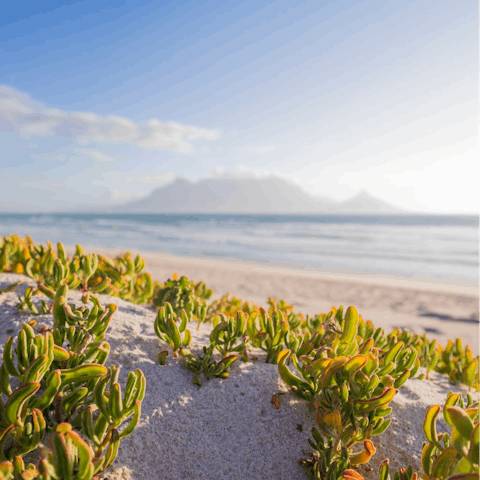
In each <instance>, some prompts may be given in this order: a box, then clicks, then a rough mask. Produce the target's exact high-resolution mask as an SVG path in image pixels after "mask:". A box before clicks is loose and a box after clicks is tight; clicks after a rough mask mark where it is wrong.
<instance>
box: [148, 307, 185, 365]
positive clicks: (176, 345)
mask: <svg viewBox="0 0 480 480" xmlns="http://www.w3.org/2000/svg"><path fill="white" fill-rule="evenodd" d="M192 319H193V317H192V315H191V314H190V315H189V314H187V312H186V311H185V310H182V311H181V313H180V316H177V314H176V313H175V312H174V311H173V307H172V306H171V305H170V303H168V302H166V303H165V305H164V306H163V307H160V309H159V310H158V314H157V316H156V318H155V322H154V325H153V326H154V330H155V333H156V335H157V337H158V338H159V339H160V340H162V341H163V342H166V343H168V344H169V345H170V347H171V348H172V350H173V354H174V355H175V357H176V356H178V354H177V352H180V354H182V353H183V349H184V347H188V346H189V345H190V342H191V340H192V334H191V332H190V330H188V329H187V324H188V322H189V321H192ZM179 321H180V324H179V325H177V323H178V322H179ZM182 334H183V336H182Z"/></svg>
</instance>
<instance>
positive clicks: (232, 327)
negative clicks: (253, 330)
mask: <svg viewBox="0 0 480 480" xmlns="http://www.w3.org/2000/svg"><path fill="white" fill-rule="evenodd" d="M246 331H247V322H246V319H245V314H244V313H243V312H240V311H239V312H237V318H228V317H227V316H225V315H223V314H220V315H218V316H217V317H216V319H215V322H214V324H213V329H212V332H211V333H210V344H211V345H213V347H214V348H215V349H216V350H217V351H218V352H219V353H220V355H222V356H226V355H227V354H228V353H232V352H245V350H246V348H247V344H246V341H247V338H246ZM239 339H240V344H238V345H236V343H237V341H238V340H239Z"/></svg>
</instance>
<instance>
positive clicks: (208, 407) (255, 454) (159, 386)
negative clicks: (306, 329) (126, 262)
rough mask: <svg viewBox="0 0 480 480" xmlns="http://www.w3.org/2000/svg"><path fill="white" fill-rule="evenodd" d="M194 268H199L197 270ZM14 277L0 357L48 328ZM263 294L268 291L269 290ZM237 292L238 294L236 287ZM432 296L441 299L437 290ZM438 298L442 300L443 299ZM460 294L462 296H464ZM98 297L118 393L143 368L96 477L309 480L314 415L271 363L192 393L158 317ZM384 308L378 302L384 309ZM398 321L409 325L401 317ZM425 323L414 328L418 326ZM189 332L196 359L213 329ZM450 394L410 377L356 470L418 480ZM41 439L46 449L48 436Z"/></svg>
mask: <svg viewBox="0 0 480 480" xmlns="http://www.w3.org/2000/svg"><path fill="white" fill-rule="evenodd" d="M150 260H152V263H154V257H152V258H150V257H149V258H148V259H147V266H148V267H149V270H150V271H151V272H154V271H155V272H158V273H159V274H160V273H161V272H162V270H161V269H159V270H154V268H152V265H148V263H149V261H150ZM157 260H159V262H160V263H162V264H163V267H162V268H166V269H167V270H170V267H171V266H172V265H175V266H176V270H177V271H179V273H184V274H188V273H190V274H191V277H192V278H195V275H194V273H195V272H197V273H199V274H200V273H203V275H202V276H201V278H204V279H205V281H207V282H209V281H211V280H215V278H214V276H213V274H212V272H214V273H215V275H216V276H217V277H216V278H217V281H219V282H220V286H221V285H222V283H221V275H222V272H223V275H225V279H229V282H231V283H230V284H229V285H231V286H233V287H234V286H235V285H238V287H239V291H240V293H241V292H246V293H248V292H250V291H251V289H253V288H255V286H256V287H257V288H258V289H259V290H258V292H257V293H258V296H259V297H261V293H262V290H261V288H262V285H263V288H265V287H266V286H267V284H269V288H277V287H276V286H277V284H278V285H284V286H283V288H284V290H282V291H285V292H286V293H288V292H289V288H288V283H287V282H288V278H290V277H289V276H288V275H286V276H285V277H281V276H280V274H275V273H272V272H270V273H268V272H267V273H263V274H260V273H258V276H257V272H255V273H254V272H251V271H250V273H249V270H248V269H246V270H245V268H244V270H242V269H240V270H238V271H235V270H233V269H231V270H229V269H228V268H226V267H224V270H221V269H220V267H218V266H216V265H213V263H211V272H210V273H211V274H212V277H209V276H207V275H206V274H205V272H207V271H208V269H205V268H204V267H203V268H202V265H201V263H202V262H200V263H198V264H196V262H193V266H191V268H192V270H191V271H188V270H187V263H190V262H189V260H188V259H187V260H185V262H186V265H185V270H182V268H180V267H181V265H180V262H179V261H178V260H177V261H176V262H175V259H170V261H171V262H172V264H169V263H168V262H167V259H162V258H160V259H158V258H157ZM195 268H197V269H198V270H196V271H195V270H194V269H195ZM227 272H230V276H231V277H232V278H229V276H228V274H227ZM242 272H243V273H242ZM162 275H163V274H162ZM244 277H247V279H245V278H244ZM159 278H162V276H159ZM198 278H200V277H198ZM19 280H21V281H22V282H23V283H22V285H20V286H18V287H17V290H16V292H15V293H14V292H12V293H6V294H3V295H1V296H0V355H2V354H3V346H4V344H5V342H6V341H7V338H8V337H9V336H10V335H12V336H13V337H14V338H16V337H17V335H18V333H19V331H20V329H21V326H22V324H23V323H24V322H29V321H32V320H35V321H36V322H37V323H36V325H35V331H36V332H39V331H41V330H42V329H43V328H51V327H52V323H53V318H52V315H51V314H45V315H39V316H35V315H32V314H30V313H28V312H20V311H18V310H17V309H16V304H17V303H18V298H17V294H18V295H22V294H23V293H24V292H25V289H26V288H27V286H28V285H32V286H34V285H35V284H36V282H35V281H33V280H32V279H29V278H27V277H25V276H23V275H18V274H0V288H5V287H6V286H7V285H9V284H11V283H13V282H16V281H19ZM250 281H251V282H252V283H251V284H250V283H249V282H250ZM255 282H256V283H255ZM318 282H319V283H318ZM322 282H323V283H322ZM330 282H332V284H331V286H330V288H331V289H333V288H334V286H333V281H331V280H325V279H323V280H321V281H320V280H319V279H317V281H314V280H311V283H313V284H314V286H312V287H311V288H312V291H311V292H310V291H309V294H310V295H311V296H312V299H311V301H312V302H314V300H315V297H314V295H315V290H316V289H317V288H318V287H319V285H320V286H321V285H323V284H325V285H328V284H330ZM338 282H339V283H338V287H337V288H341V285H345V289H344V290H343V291H342V290H340V291H339V292H338V295H339V296H338V297H337V298H342V297H341V295H342V294H345V292H347V291H348V288H350V289H352V288H353V287H349V285H350V283H351V284H352V285H354V284H355V283H354V282H353V281H350V280H349V281H347V280H341V281H340V280H339V281H338ZM349 282H350V283H349ZM210 283H211V282H210ZM293 284H294V285H295V289H294V290H292V292H294V293H297V295H298V292H301V290H300V289H301V286H302V284H305V285H308V284H309V282H308V279H305V278H303V277H301V276H300V277H299V278H295V282H293ZM357 284H358V281H357ZM212 286H213V284H212ZM362 288H363V289H367V290H368V289H369V288H375V289H382V288H383V290H381V292H383V295H388V294H389V292H394V291H395V290H396V289H395V288H393V287H391V286H390V287H385V286H383V287H382V286H376V287H371V286H365V285H363V284H360V285H357V287H356V290H355V289H353V290H351V291H350V292H348V293H349V294H350V295H353V294H354V293H353V292H361V291H362ZM221 291H223V290H221ZM330 291H331V290H330ZM263 292H264V293H267V290H264V291H263ZM320 292H321V290H320ZM409 292H410V293H409ZM415 292H416V290H415V289H408V288H406V287H405V293H403V295H405V296H408V295H410V298H412V299H414V298H415ZM235 293H238V292H237V291H236V290H235ZM433 294H434V293H432V291H431V290H425V291H424V292H423V291H422V293H421V295H425V296H426V297H425V298H430V297H428V295H433ZM322 295H325V294H323V293H321V295H319V297H322ZM365 295H366V294H365ZM435 295H437V297H441V296H442V294H441V293H440V292H439V293H436V294H435ZM445 295H447V294H444V295H443V297H445ZM455 295H457V296H460V294H455ZM455 295H453V294H452V299H450V300H449V301H450V302H452V305H453V304H454V298H455ZM464 296H465V298H470V297H469V296H468V295H466V294H464ZM294 297H295V295H294V296H293V297H288V298H292V299H295V298H294ZM245 298H247V297H245ZM309 298H310V297H309ZM379 298H381V295H380V293H379ZM68 299H69V301H72V302H74V303H75V304H77V305H79V304H80V303H81V293H80V292H78V291H71V292H69V294H68ZM99 299H100V301H101V303H102V304H103V305H106V304H108V303H114V304H116V305H117V306H118V311H117V313H116V314H115V317H114V319H113V320H112V324H111V326H110V328H109V330H108V332H107V340H108V342H109V344H110V346H111V353H110V356H109V358H108V360H107V364H106V366H110V365H115V366H117V367H121V370H120V376H119V383H120V385H121V388H122V389H123V388H125V384H126V379H127V375H128V372H129V371H134V370H135V369H141V371H142V372H143V374H144V375H145V379H146V385H147V386H146V394H145V398H144V399H143V402H142V414H141V418H140V422H139V424H138V425H137V427H136V428H135V430H134V432H133V433H132V434H131V435H130V436H128V437H126V438H124V439H122V441H121V444H120V448H119V451H118V456H117V458H116V460H115V461H114V463H113V464H112V465H111V466H110V467H109V468H108V469H107V470H106V471H105V472H104V473H103V474H102V475H101V477H100V478H101V479H102V480H143V479H145V478H150V479H152V480H166V479H168V480H190V479H196V480H219V479H223V480H264V479H266V478H275V479H277V480H304V479H305V480H306V479H307V475H306V474H305V473H304V472H303V470H302V468H301V467H300V465H299V463H298V461H299V460H300V459H301V458H306V457H307V455H308V452H310V451H311V448H310V446H309V444H308V439H309V438H310V436H311V433H310V432H311V429H312V427H314V426H315V425H316V423H315V411H314V410H313V409H312V408H309V407H308V406H307V402H305V401H303V400H300V399H299V398H297V397H295V396H294V395H293V394H292V393H291V392H289V391H288V388H287V387H286V385H285V383H284V382H283V381H282V380H281V378H280V376H279V373H278V366H277V365H275V364H270V363H266V362H265V354H264V353H263V352H262V351H259V350H256V349H254V350H253V352H252V353H254V354H255V355H257V356H258V359H257V360H256V361H251V362H246V363H244V362H236V363H235V364H234V365H232V367H231V370H230V377H229V378H227V379H217V378H212V379H211V380H208V381H207V380H205V379H203V384H202V386H201V387H199V386H197V385H195V384H193V383H192V377H193V374H192V372H190V371H188V370H187V369H186V368H185V366H184V365H183V361H182V359H181V358H180V357H178V358H174V357H173V356H172V355H171V354H170V355H169V356H168V359H167V365H163V366H161V365H159V363H158V361H157V355H158V353H159V352H160V351H162V350H165V349H169V347H168V346H167V345H166V344H165V343H163V342H161V341H160V340H159V339H158V337H157V336H156V335H155V332H154V329H153V323H154V318H155V315H156V313H155V311H154V310H153V309H151V308H150V307H146V306H141V305H133V304H131V303H128V302H126V301H124V300H122V299H119V298H117V297H110V296H107V295H99ZM472 299H474V295H472ZM328 300H330V298H329V297H326V298H324V299H323V300H322V301H324V302H327V301H328ZM444 301H445V299H444ZM472 301H473V300H472ZM34 302H35V303H36V304H37V306H40V302H41V298H40V296H38V297H35V298H34ZM332 302H333V301H332ZM333 303H335V302H333ZM464 303H466V302H464ZM384 304H385V301H384ZM313 305H314V304H313ZM388 305H389V304H388V303H386V306H385V308H387V307H388ZM90 307H91V305H90ZM387 311H388V310H387ZM464 312H465V314H468V313H469V310H468V309H466V307H464ZM398 315H399V316H400V317H401V318H409V317H408V314H407V313H405V314H404V313H399V314H398ZM419 318H422V317H419ZM428 320H429V321H436V322H439V325H438V328H439V329H440V330H441V332H442V334H443V335H446V336H454V335H455V333H457V331H459V329H458V328H457V329H455V325H457V324H458V325H460V324H463V323H465V324H467V325H469V328H470V331H471V334H470V336H471V337H472V339H473V337H474V335H473V333H474V332H475V331H476V330H478V326H477V325H476V324H474V323H468V322H462V321H459V320H458V321H452V320H448V321H446V320H439V319H436V320H435V319H428ZM376 321H377V322H378V320H376ZM411 321H412V320H411ZM378 323H379V322H378ZM425 325H426V324H423V323H421V324H420V326H419V328H425ZM189 328H190V329H191V332H192V345H191V347H190V348H191V350H192V351H193V352H194V353H199V351H200V349H201V346H202V345H207V344H208V342H209V340H208V338H209V334H210V331H211V325H209V324H203V325H201V328H200V330H199V331H197V329H196V325H191V326H189ZM466 338H468V336H467V337H466ZM451 390H453V391H454V392H461V393H462V394H463V396H464V398H465V394H466V390H467V389H466V388H465V387H464V386H461V385H456V386H455V385H451V384H450V383H449V382H448V378H447V377H446V376H444V375H439V374H436V373H435V372H433V373H431V379H430V380H419V379H416V378H414V379H410V380H408V381H407V382H406V383H405V384H404V385H403V386H402V387H401V388H400V390H399V392H398V393H397V395H396V396H395V398H394V400H393V401H392V402H391V404H390V405H391V406H392V408H393V412H392V414H391V415H390V418H391V419H392V424H391V426H390V427H389V428H388V430H387V431H386V432H385V433H383V434H382V435H379V436H375V437H373V442H374V445H375V448H376V453H375V455H374V456H373V457H372V459H371V460H370V462H369V464H368V466H360V467H359V471H360V473H361V474H362V475H363V476H364V477H365V479H366V480H377V479H378V474H377V472H378V468H379V465H380V463H381V462H382V461H383V460H384V459H385V458H389V460H390V467H391V472H392V473H393V472H394V471H397V470H398V469H399V468H402V467H406V466H408V465H410V466H412V468H413V469H414V471H417V472H419V474H420V475H422V474H423V472H422V470H421V468H422V467H421V461H420V459H421V451H422V442H423V441H424V433H423V429H422V424H423V419H424V417H425V413H426V411H427V410H428V408H429V407H430V406H432V405H434V404H438V405H443V404H444V403H445V400H446V398H447V393H448V392H449V391H451ZM276 393H284V395H282V396H281V398H280V408H279V409H277V408H275V406H274V405H273V404H272V402H271V398H272V395H273V394H276ZM474 395H475V396H476V395H477V394H474ZM440 417H441V416H440ZM127 423H128V422H125V425H122V426H120V428H119V430H120V431H122V430H123V428H125V426H126V424H127ZM446 431H449V427H448V426H447V425H446V424H445V422H444V421H443V418H439V421H438V432H442V433H443V432H446ZM44 442H45V443H48V439H45V440H44ZM360 449H361V445H356V446H355V451H360ZM25 460H26V463H28V462H35V463H36V462H37V461H38V455H37V454H36V453H34V452H33V453H32V454H29V455H28V456H27V457H26V458H25Z"/></svg>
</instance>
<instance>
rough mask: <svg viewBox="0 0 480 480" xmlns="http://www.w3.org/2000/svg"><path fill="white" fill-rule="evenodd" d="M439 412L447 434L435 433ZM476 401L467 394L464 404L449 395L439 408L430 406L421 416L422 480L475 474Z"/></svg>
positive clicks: (460, 399) (476, 449) (456, 395)
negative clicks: (449, 428)
mask: <svg viewBox="0 0 480 480" xmlns="http://www.w3.org/2000/svg"><path fill="white" fill-rule="evenodd" d="M441 411H442V412H443V418H444V420H445V422H446V423H447V424H448V425H450V426H451V433H450V434H448V433H443V434H439V433H437V429H436V420H437V417H438V415H439V414H440V412H441ZM478 415H479V412H478V402H473V400H472V397H471V396H470V395H468V400H467V403H466V404H465V403H464V401H463V398H462V396H461V395H460V394H458V393H450V394H449V395H448V398H447V401H446V402H445V405H444V406H443V409H442V408H441V407H440V405H433V406H432V407H430V408H429V409H428V411H427V413H426V415H425V421H424V423H423V431H424V433H425V438H426V439H427V442H426V443H424V445H423V451H422V467H423V470H424V472H425V476H424V478H425V479H434V478H438V479H440V480H443V479H448V478H451V477H454V478H457V476H458V478H470V474H476V475H477V478H478V473H479V448H480V447H479V424H478Z"/></svg>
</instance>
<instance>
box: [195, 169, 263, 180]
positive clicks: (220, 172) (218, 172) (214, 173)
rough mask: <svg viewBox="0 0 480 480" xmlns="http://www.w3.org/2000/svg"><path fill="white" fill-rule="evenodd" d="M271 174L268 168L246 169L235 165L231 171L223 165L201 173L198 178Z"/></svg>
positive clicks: (251, 176)
mask: <svg viewBox="0 0 480 480" xmlns="http://www.w3.org/2000/svg"><path fill="white" fill-rule="evenodd" d="M271 175H272V172H270V171H268V170H259V171H252V170H246V169H245V168H244V167H243V166H242V165H236V166H235V170H233V171H226V170H225V168H224V167H221V166H217V167H215V168H214V169H213V170H211V171H210V172H207V173H205V174H204V175H202V176H201V177H200V178H199V180H201V179H202V178H232V179H234V178H263V177H268V176H271Z"/></svg>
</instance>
